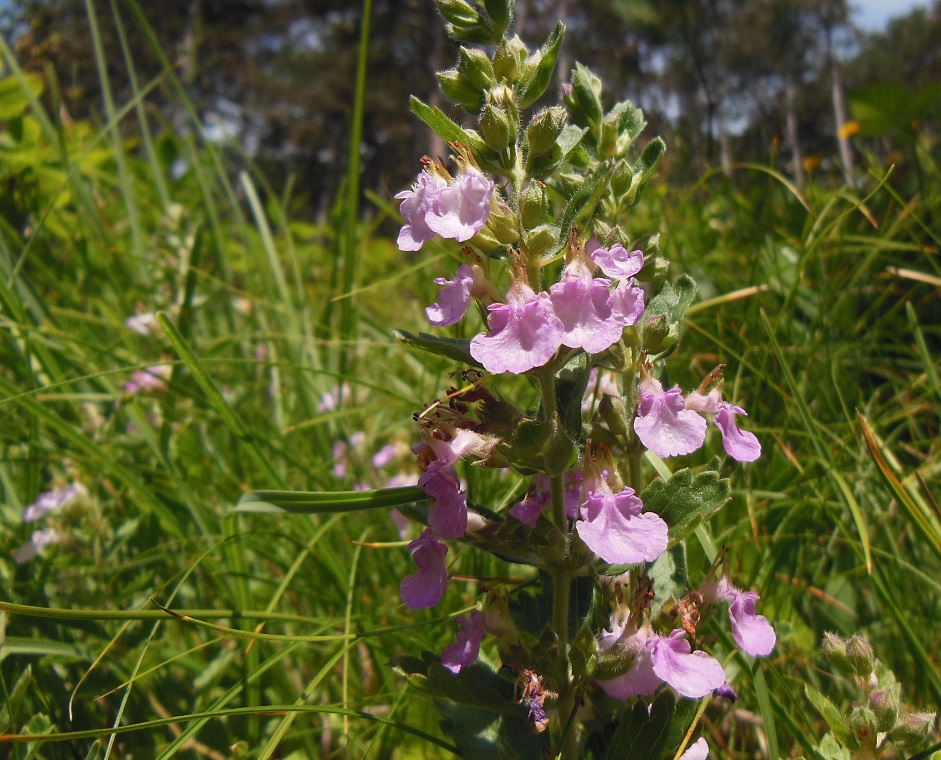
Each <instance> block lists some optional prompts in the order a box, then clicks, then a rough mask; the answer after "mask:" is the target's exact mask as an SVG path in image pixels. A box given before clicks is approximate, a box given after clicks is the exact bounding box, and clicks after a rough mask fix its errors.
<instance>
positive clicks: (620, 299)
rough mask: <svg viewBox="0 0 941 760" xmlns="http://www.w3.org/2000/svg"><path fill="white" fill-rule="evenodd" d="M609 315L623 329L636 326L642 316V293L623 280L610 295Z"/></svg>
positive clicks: (629, 281)
mask: <svg viewBox="0 0 941 760" xmlns="http://www.w3.org/2000/svg"><path fill="white" fill-rule="evenodd" d="M611 313H612V315H613V317H614V319H616V320H617V321H618V322H620V323H621V324H622V325H623V326H624V327H628V326H630V325H636V324H637V323H638V322H639V321H640V318H641V317H642V316H643V315H644V291H643V290H642V289H641V288H635V287H634V285H633V281H632V280H623V281H622V282H620V283H619V284H618V286H617V287H616V288H615V289H614V292H613V293H611Z"/></svg>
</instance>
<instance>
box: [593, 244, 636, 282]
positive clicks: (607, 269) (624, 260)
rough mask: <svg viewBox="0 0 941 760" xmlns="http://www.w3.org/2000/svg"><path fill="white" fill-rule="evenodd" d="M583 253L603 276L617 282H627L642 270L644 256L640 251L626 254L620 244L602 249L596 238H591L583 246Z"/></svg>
mask: <svg viewBox="0 0 941 760" xmlns="http://www.w3.org/2000/svg"><path fill="white" fill-rule="evenodd" d="M585 253H586V254H588V256H589V257H591V260H592V261H594V262H595V263H596V264H597V265H598V266H599V267H600V268H601V271H602V272H604V273H605V275H607V276H608V277H614V278H616V279H619V280H627V279H629V278H631V277H633V276H634V275H636V274H637V273H638V272H640V270H641V269H643V268H644V254H643V253H641V252H640V251H631V252H630V253H628V252H627V249H626V248H625V247H624V246H623V245H621V244H620V243H615V244H614V245H612V246H611V247H610V248H602V247H601V243H599V242H598V238H591V239H590V240H589V241H588V242H587V243H586V244H585Z"/></svg>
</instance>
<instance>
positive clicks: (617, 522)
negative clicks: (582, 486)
mask: <svg viewBox="0 0 941 760" xmlns="http://www.w3.org/2000/svg"><path fill="white" fill-rule="evenodd" d="M643 508H644V504H643V502H642V501H641V500H640V498H638V497H637V496H636V495H635V494H634V489H632V488H625V489H624V490H623V491H621V492H620V493H612V492H611V489H610V488H609V487H607V485H606V484H603V483H602V486H601V487H600V488H599V489H598V490H592V491H589V492H588V498H587V499H586V500H585V502H584V504H582V508H581V516H582V519H581V520H580V521H579V522H577V523H576V524H575V529H576V530H577V531H578V535H579V537H581V539H582V541H584V542H585V545H586V546H588V548H589V549H591V550H592V551H593V552H594V553H595V554H597V555H598V556H599V557H601V559H603V560H604V561H605V562H608V563H610V564H612V565H619V564H625V565H633V564H636V563H638V562H653V561H654V560H655V559H656V558H657V557H659V556H660V555H661V554H663V552H665V551H666V548H667V541H668V528H667V524H666V523H665V522H664V521H663V518H661V517H660V516H659V515H657V514H654V513H653V512H647V513H646V514H643V513H642V510H643Z"/></svg>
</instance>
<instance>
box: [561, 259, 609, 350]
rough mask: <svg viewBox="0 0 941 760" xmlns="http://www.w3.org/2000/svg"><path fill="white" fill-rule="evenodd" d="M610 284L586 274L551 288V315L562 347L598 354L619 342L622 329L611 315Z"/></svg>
mask: <svg viewBox="0 0 941 760" xmlns="http://www.w3.org/2000/svg"><path fill="white" fill-rule="evenodd" d="M610 284H611V283H610V282H609V281H608V280H603V279H600V278H598V279H592V277H591V275H590V274H586V275H585V276H582V277H578V278H569V279H563V280H562V281H561V282H557V283H556V284H555V285H553V286H552V287H551V288H550V298H551V299H552V308H553V311H555V314H556V316H557V317H558V318H559V319H560V320H561V322H562V326H563V333H562V345H564V346H568V347H569V348H584V349H585V351H587V352H588V353H590V354H598V353H601V352H602V351H604V350H605V349H607V348H610V347H611V346H613V345H614V344H615V343H617V342H618V340H620V338H621V329H622V327H623V325H622V323H621V320H620V319H618V318H617V317H615V316H614V315H613V313H612V309H611V291H610V290H609V289H608V287H609V286H610Z"/></svg>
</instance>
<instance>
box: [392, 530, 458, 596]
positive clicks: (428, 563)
mask: <svg viewBox="0 0 941 760" xmlns="http://www.w3.org/2000/svg"><path fill="white" fill-rule="evenodd" d="M408 550H409V551H410V552H411V554H412V560H413V561H414V562H415V564H416V565H418V572H416V573H413V574H412V575H408V576H406V577H404V578H403V579H402V583H401V584H400V586H399V593H400V594H401V596H402V601H403V602H405V604H407V605H408V606H409V607H410V608H411V609H413V610H420V609H424V608H425V607H434V606H435V605H436V604H437V603H438V602H440V601H441V597H443V596H444V591H445V588H447V585H448V571H447V568H446V567H445V564H444V557H445V555H446V554H447V553H448V547H447V546H445V545H444V544H442V543H441V542H440V541H439V540H438V539H437V538H435V534H434V533H433V532H432V531H431V528H426V529H425V530H424V531H423V532H422V534H421V535H420V536H419V537H418V538H416V539H415V540H414V541H412V542H411V543H410V544H409V545H408Z"/></svg>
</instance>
